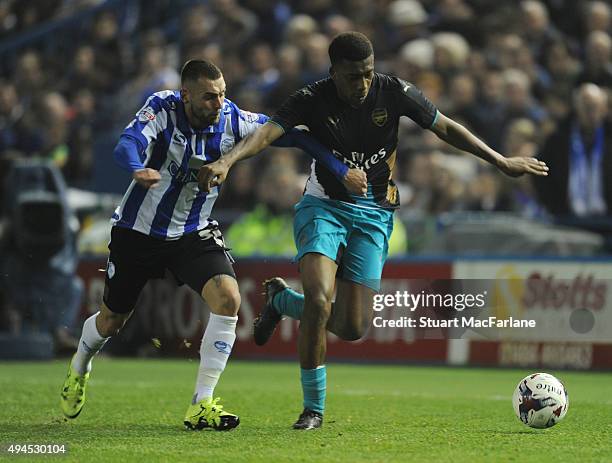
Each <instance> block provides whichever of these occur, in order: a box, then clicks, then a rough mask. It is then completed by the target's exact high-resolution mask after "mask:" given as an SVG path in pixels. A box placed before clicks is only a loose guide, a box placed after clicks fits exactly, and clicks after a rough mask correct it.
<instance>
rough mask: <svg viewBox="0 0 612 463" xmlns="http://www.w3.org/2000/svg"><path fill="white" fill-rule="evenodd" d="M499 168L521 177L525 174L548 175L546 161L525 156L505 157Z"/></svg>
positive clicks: (513, 175) (511, 175)
mask: <svg viewBox="0 0 612 463" xmlns="http://www.w3.org/2000/svg"><path fill="white" fill-rule="evenodd" d="M499 169H500V170H501V171H502V172H503V173H504V174H506V175H508V176H510V177H520V176H521V175H523V174H532V175H538V176H546V175H548V166H547V165H546V163H545V162H544V161H540V160H539V159H536V158H529V157H524V156H516V157H512V158H504V162H503V163H502V164H501V165H500V166H499Z"/></svg>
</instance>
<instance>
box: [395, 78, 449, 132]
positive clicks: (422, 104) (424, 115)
mask: <svg viewBox="0 0 612 463" xmlns="http://www.w3.org/2000/svg"><path fill="white" fill-rule="evenodd" d="M392 85H393V87H394V89H395V93H396V95H397V105H398V109H399V114H400V115H401V116H408V117H409V118H410V119H412V120H413V121H414V122H416V123H417V124H419V125H420V126H421V127H422V128H424V129H429V128H431V126H432V125H434V123H435V122H436V118H437V116H438V108H436V106H435V105H434V104H433V103H432V102H431V101H430V100H429V99H428V98H427V97H426V96H425V95H423V92H421V90H420V89H419V88H418V87H415V86H414V85H412V84H411V83H409V82H406V81H405V80H402V79H399V78H397V77H396V78H394V79H393V83H392Z"/></svg>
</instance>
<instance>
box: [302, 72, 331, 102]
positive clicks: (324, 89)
mask: <svg viewBox="0 0 612 463" xmlns="http://www.w3.org/2000/svg"><path fill="white" fill-rule="evenodd" d="M334 89H335V87H334V84H333V81H332V79H331V77H326V78H325V79H321V80H317V81H316V82H313V83H311V84H307V85H305V86H304V87H302V88H300V89H299V90H297V91H296V92H295V93H294V95H295V96H298V97H301V98H305V99H311V98H326V97H327V96H328V94H329V92H333V91H334Z"/></svg>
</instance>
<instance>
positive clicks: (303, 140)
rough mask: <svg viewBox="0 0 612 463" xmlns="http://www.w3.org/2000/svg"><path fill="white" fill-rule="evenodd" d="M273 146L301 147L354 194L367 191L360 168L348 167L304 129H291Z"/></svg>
mask: <svg viewBox="0 0 612 463" xmlns="http://www.w3.org/2000/svg"><path fill="white" fill-rule="evenodd" d="M273 146H292V147H295V148H301V149H302V150H304V151H306V152H307V153H308V154H309V155H310V156H312V157H313V158H314V159H316V160H317V161H318V162H320V163H321V164H323V165H324V166H325V167H326V168H327V169H328V170H329V171H330V172H331V173H332V174H334V176H335V177H336V178H337V179H338V180H340V181H341V182H342V183H343V184H344V186H345V187H346V189H347V190H348V191H349V192H351V193H353V194H356V195H360V196H364V195H365V194H366V193H367V191H368V177H367V175H366V173H365V172H364V171H363V170H361V169H349V168H348V166H347V165H346V164H344V163H343V162H342V161H340V159H338V158H337V157H336V156H334V154H333V153H332V152H331V151H330V150H329V148H327V147H325V146H324V145H322V144H321V143H319V142H318V141H317V140H316V139H315V138H313V137H311V136H310V135H308V133H307V132H306V131H302V130H299V129H295V128H294V129H291V130H290V131H289V132H287V133H286V134H285V135H284V136H282V137H281V138H279V139H278V140H276V141H275V142H274V143H273Z"/></svg>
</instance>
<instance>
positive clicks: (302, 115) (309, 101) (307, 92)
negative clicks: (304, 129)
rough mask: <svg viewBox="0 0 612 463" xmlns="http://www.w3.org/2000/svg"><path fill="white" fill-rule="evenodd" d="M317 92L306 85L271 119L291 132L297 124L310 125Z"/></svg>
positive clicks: (287, 100) (288, 99)
mask: <svg viewBox="0 0 612 463" xmlns="http://www.w3.org/2000/svg"><path fill="white" fill-rule="evenodd" d="M314 98H315V94H314V92H313V90H312V89H311V87H310V86H308V87H304V88H302V89H300V90H298V91H297V92H295V93H294V94H293V95H291V96H290V97H289V98H287V99H286V100H285V102H284V103H283V105H282V106H281V107H280V108H279V110H278V111H277V112H276V114H275V115H274V116H272V118H271V121H272V122H274V123H275V124H278V125H279V126H280V127H281V128H282V129H283V130H284V131H285V133H286V132H289V130H291V129H292V128H293V127H295V126H296V125H302V124H304V125H308V121H309V119H310V114H311V111H312V110H313V108H314Z"/></svg>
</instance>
